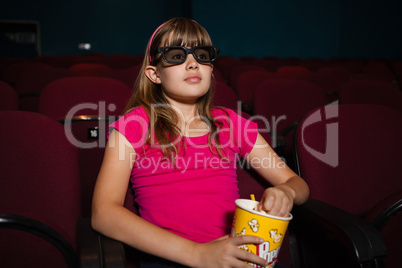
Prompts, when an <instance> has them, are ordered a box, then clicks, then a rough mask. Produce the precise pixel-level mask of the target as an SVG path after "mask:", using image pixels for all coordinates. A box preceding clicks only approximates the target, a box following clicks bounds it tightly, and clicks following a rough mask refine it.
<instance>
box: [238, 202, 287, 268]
mask: <svg viewBox="0 0 402 268" xmlns="http://www.w3.org/2000/svg"><path fill="white" fill-rule="evenodd" d="M235 203H236V210H235V213H234V217H233V225H232V232H231V236H239V235H254V236H259V237H261V238H263V239H264V242H263V243H262V244H259V245H255V244H246V245H243V246H241V248H242V249H244V250H247V251H249V252H252V253H254V254H256V255H258V256H260V257H261V258H263V259H265V260H267V261H268V266H267V267H269V268H271V267H274V266H275V263H276V262H277V260H278V254H279V250H280V248H281V245H282V241H283V239H284V238H285V233H286V230H287V228H288V225H289V221H290V220H291V219H292V218H293V216H292V215H291V214H289V217H277V216H272V215H269V214H266V213H265V212H263V211H257V210H256V209H254V208H256V207H257V205H258V202H257V201H254V200H248V199H237V200H236V201H235ZM250 264H251V263H250ZM252 265H253V266H254V267H261V266H259V265H255V264H252Z"/></svg>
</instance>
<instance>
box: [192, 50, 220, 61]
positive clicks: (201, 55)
mask: <svg viewBox="0 0 402 268" xmlns="http://www.w3.org/2000/svg"><path fill="white" fill-rule="evenodd" d="M194 54H195V56H196V57H197V59H198V60H199V61H201V62H211V61H213V60H214V59H215V50H214V48H213V47H197V48H196V49H195V50H194Z"/></svg>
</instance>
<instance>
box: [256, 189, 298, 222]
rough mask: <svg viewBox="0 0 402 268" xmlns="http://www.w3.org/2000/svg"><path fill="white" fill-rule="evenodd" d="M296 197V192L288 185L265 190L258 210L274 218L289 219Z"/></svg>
mask: <svg viewBox="0 0 402 268" xmlns="http://www.w3.org/2000/svg"><path fill="white" fill-rule="evenodd" d="M294 197H295V191H294V190H293V189H292V188H291V187H290V186H288V185H285V184H281V185H278V186H275V187H270V188H268V189H266V190H265V192H264V194H263V196H262V198H261V202H260V204H259V205H258V208H257V209H258V210H259V211H261V210H263V211H265V212H267V213H268V214H270V215H273V216H279V217H287V216H289V212H290V211H291V210H292V207H293V200H294Z"/></svg>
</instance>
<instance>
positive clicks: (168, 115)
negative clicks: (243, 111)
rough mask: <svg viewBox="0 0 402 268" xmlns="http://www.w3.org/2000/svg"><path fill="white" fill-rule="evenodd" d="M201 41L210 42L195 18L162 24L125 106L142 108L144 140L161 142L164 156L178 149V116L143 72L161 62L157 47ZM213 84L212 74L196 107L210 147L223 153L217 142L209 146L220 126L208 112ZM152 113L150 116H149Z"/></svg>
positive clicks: (174, 152)
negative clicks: (206, 127)
mask: <svg viewBox="0 0 402 268" xmlns="http://www.w3.org/2000/svg"><path fill="white" fill-rule="evenodd" d="M200 45H212V41H211V38H210V36H209V34H208V32H207V31H206V30H205V29H204V28H203V27H202V26H201V25H199V24H198V23H197V22H195V21H193V20H190V19H185V18H175V19H171V20H169V21H167V22H165V23H164V24H162V25H161V26H160V27H159V28H158V29H157V30H156V31H155V32H154V34H153V35H152V37H151V39H150V40H149V42H148V45H147V49H146V51H145V55H144V60H143V63H142V67H141V70H140V73H139V75H138V77H137V80H136V83H135V86H134V93H133V95H132V96H131V98H130V100H129V102H128V104H127V107H126V113H127V112H129V111H130V110H131V109H132V108H134V107H138V106H142V107H143V108H144V109H145V111H146V112H147V114H148V117H149V119H150V122H149V127H148V137H147V142H148V143H150V144H157V145H158V146H160V148H161V150H162V152H163V154H164V156H165V157H174V156H176V155H177V152H178V150H179V149H180V142H177V140H178V138H180V139H181V136H180V129H179V128H178V127H177V123H178V120H179V118H178V115H177V113H176V112H175V111H174V109H173V108H172V107H171V106H170V105H169V102H168V100H167V99H166V98H165V97H164V94H163V91H162V88H161V85H159V84H154V83H153V82H151V81H150V80H149V79H148V77H146V75H145V69H146V67H147V66H148V65H153V66H156V65H157V64H158V63H159V62H160V60H161V55H158V54H159V53H157V52H156V50H157V48H158V47H161V46H186V47H193V46H200ZM213 84H214V79H213V76H212V82H211V86H210V88H209V90H208V92H207V93H206V94H205V95H204V96H202V97H200V98H199V99H198V102H197V110H198V115H199V116H200V118H201V119H202V120H204V121H205V123H207V124H208V125H209V126H210V130H211V131H210V133H209V137H208V144H209V148H210V150H211V151H212V152H213V153H217V154H218V155H220V156H221V157H222V152H221V150H220V148H219V147H220V146H212V136H214V142H215V143H216V144H217V145H220V140H219V135H212V134H213V133H216V131H217V130H218V129H219V128H220V127H221V126H222V122H219V121H217V120H215V119H214V118H213V117H212V115H211V108H212V107H211V101H212V97H213V86H212V85H213ZM156 104H158V105H156ZM151 114H152V116H150V115H151ZM151 130H152V131H151ZM151 133H155V137H152V135H151ZM153 138H155V139H156V140H153ZM183 142H184V139H183ZM184 147H185V143H184ZM213 147H215V150H213Z"/></svg>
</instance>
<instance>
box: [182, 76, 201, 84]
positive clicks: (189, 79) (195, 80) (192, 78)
mask: <svg viewBox="0 0 402 268" xmlns="http://www.w3.org/2000/svg"><path fill="white" fill-rule="evenodd" d="M185 81H186V82H189V83H198V82H200V81H201V77H199V76H190V77H187V78H186V79H185Z"/></svg>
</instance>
